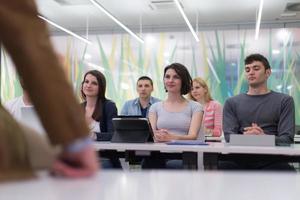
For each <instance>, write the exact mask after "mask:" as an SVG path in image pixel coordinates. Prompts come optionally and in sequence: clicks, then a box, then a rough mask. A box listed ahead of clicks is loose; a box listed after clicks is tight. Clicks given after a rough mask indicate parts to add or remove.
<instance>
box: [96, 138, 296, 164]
mask: <svg viewBox="0 0 300 200" xmlns="http://www.w3.org/2000/svg"><path fill="white" fill-rule="evenodd" d="M94 147H95V149H96V150H98V151H99V150H116V151H119V152H120V151H123V152H124V151H159V152H166V153H188V155H189V156H190V154H191V153H197V154H198V160H197V156H193V159H194V160H191V159H190V158H189V157H188V156H187V160H189V161H188V163H189V164H190V165H191V167H188V168H197V165H198V166H199V168H203V167H202V166H203V165H209V166H208V167H206V166H205V167H206V168H211V166H210V165H215V162H216V161H215V160H213V161H207V160H205V159H206V158H207V159H215V158H211V155H216V154H262V155H283V156H288V157H300V144H294V145H291V146H274V147H258V146H230V145H229V144H227V143H209V145H167V144H164V143H146V144H141V143H110V142H95V143H94ZM193 161H194V162H193ZM194 165H196V167H195V166H194Z"/></svg>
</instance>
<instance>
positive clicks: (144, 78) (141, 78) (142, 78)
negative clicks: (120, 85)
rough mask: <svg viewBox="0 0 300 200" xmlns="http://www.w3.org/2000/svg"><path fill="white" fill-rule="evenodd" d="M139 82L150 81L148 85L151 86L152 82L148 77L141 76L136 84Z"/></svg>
mask: <svg viewBox="0 0 300 200" xmlns="http://www.w3.org/2000/svg"><path fill="white" fill-rule="evenodd" d="M140 80H147V81H150V84H151V85H152V86H153V81H152V79H151V78H150V77H149V76H141V77H140V78H139V79H138V80H137V82H136V84H137V83H138V82H139V81H140Z"/></svg>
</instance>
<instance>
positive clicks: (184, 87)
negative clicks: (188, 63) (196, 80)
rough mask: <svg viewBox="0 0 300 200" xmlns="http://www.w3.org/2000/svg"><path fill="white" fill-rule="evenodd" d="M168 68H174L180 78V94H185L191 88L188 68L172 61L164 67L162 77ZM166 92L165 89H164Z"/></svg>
mask: <svg viewBox="0 0 300 200" xmlns="http://www.w3.org/2000/svg"><path fill="white" fill-rule="evenodd" d="M168 69H174V70H175V72H176V73H177V74H178V76H179V77H180V79H181V95H186V94H187V93H189V92H190V91H191V89H192V77H191V75H190V73H189V71H188V69H187V68H186V67H185V66H184V65H182V64H180V63H172V64H170V65H168V66H166V67H165V70H164V77H165V75H166V72H167V70H168ZM166 92H167V90H166Z"/></svg>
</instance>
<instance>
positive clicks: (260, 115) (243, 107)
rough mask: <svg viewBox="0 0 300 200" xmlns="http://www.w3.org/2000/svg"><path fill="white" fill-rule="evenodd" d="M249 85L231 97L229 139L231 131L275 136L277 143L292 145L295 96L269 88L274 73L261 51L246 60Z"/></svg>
mask: <svg viewBox="0 0 300 200" xmlns="http://www.w3.org/2000/svg"><path fill="white" fill-rule="evenodd" d="M245 75H246V79H247V81H248V84H249V90H248V92H247V93H246V94H240V95H237V96H234V97H232V98H229V99H227V101H226V102H225V105H224V110H223V112H224V114H223V127H224V135H225V139H226V141H227V142H228V141H229V136H230V134H249V135H263V134H268V135H275V137H276V144H291V143H292V142H293V138H294V132H295V108H294V101H293V98H292V97H291V96H288V95H286V94H282V93H278V92H274V91H271V90H269V89H268V87H267V80H268V78H269V76H270V75H271V68H270V65H269V62H268V60H267V59H266V58H265V57H264V56H262V55H260V54H252V55H250V56H248V57H247V58H246V59H245Z"/></svg>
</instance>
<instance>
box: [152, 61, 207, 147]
mask: <svg viewBox="0 0 300 200" xmlns="http://www.w3.org/2000/svg"><path fill="white" fill-rule="evenodd" d="M164 86H165V90H166V92H167V99H165V100H164V101H161V102H158V103H155V104H153V105H152V106H151V107H150V110H149V120H150V123H151V126H152V128H153V132H154V136H155V140H156V141H157V142H168V141H171V140H196V139H197V138H198V134H199V131H200V127H201V121H202V116H203V109H202V106H201V104H200V103H198V102H195V101H191V100H188V99H186V98H184V97H183V95H186V94H188V93H189V92H190V90H191V87H192V79H191V76H190V74H189V72H188V70H187V68H186V67H185V66H184V65H182V64H180V63H173V64H171V65H169V66H167V67H166V68H165V69H164ZM202 139H203V140H204V138H202Z"/></svg>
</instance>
